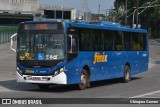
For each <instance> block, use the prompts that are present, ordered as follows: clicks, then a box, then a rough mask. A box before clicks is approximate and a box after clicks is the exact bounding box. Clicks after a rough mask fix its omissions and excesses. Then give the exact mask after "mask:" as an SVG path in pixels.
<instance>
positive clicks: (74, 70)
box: [65, 57, 81, 84]
mask: <svg viewBox="0 0 160 107" xmlns="http://www.w3.org/2000/svg"><path fill="white" fill-rule="evenodd" d="M78 60H79V59H78V57H77V58H75V59H73V60H72V61H70V62H67V63H68V64H67V66H66V72H65V73H66V75H67V84H77V83H80V76H81V70H80V69H79V62H78Z"/></svg>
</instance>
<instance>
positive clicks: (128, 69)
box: [123, 65, 131, 83]
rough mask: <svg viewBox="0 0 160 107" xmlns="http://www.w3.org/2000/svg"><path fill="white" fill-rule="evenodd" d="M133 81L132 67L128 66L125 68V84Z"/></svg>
mask: <svg viewBox="0 0 160 107" xmlns="http://www.w3.org/2000/svg"><path fill="white" fill-rule="evenodd" d="M130 79H131V70H130V67H129V66H128V65H126V66H125V68H124V78H123V82H124V83H127V82H129V81H130Z"/></svg>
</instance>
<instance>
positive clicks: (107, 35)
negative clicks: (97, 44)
mask: <svg viewBox="0 0 160 107" xmlns="http://www.w3.org/2000/svg"><path fill="white" fill-rule="evenodd" d="M103 35H104V50H106V51H112V50H113V49H114V45H113V43H114V42H113V35H112V31H107V30H106V31H104V32H103Z"/></svg>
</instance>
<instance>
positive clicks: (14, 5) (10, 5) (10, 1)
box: [0, 0, 40, 11]
mask: <svg viewBox="0 0 160 107" xmlns="http://www.w3.org/2000/svg"><path fill="white" fill-rule="evenodd" d="M39 6H40V3H39V0H1V1H0V10H6V11H7V10H8V11H37V10H38V8H39Z"/></svg>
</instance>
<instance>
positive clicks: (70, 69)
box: [17, 20, 149, 84]
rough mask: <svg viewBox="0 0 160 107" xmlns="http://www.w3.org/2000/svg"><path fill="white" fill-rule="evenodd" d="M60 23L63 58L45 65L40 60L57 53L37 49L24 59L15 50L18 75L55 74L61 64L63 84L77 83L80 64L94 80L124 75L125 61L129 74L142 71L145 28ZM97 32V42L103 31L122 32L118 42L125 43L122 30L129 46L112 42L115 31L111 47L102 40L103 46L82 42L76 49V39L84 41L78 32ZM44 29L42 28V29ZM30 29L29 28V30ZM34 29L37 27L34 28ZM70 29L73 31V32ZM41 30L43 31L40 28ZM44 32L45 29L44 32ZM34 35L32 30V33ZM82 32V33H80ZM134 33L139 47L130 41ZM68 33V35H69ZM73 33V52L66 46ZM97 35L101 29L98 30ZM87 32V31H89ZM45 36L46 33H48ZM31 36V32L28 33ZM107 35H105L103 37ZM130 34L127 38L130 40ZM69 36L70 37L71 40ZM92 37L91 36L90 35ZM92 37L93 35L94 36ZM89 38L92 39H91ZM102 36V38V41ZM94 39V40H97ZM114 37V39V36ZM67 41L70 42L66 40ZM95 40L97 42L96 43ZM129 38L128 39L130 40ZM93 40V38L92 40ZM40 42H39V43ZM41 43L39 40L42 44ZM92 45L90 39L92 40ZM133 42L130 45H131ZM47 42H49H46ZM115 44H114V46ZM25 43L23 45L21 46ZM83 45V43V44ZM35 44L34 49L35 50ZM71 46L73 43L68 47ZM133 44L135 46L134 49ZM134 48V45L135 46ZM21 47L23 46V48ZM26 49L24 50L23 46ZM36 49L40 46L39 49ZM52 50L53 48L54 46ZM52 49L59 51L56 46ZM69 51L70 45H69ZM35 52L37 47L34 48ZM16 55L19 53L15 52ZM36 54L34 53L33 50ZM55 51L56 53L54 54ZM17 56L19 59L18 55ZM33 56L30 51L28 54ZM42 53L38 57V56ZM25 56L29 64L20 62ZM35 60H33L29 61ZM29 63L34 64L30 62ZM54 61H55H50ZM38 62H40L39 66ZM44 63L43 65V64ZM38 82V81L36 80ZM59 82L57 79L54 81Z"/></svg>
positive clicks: (145, 56) (144, 66)
mask: <svg viewBox="0 0 160 107" xmlns="http://www.w3.org/2000/svg"><path fill="white" fill-rule="evenodd" d="M55 22H57V21H56V20H54V21H52V20H47V21H29V22H24V23H22V25H24V24H28V23H29V24H37V23H55ZM62 25H63V34H64V48H65V49H64V50H65V52H64V53H65V55H64V59H63V60H61V61H59V62H57V63H55V62H52V63H53V65H54V66H50V67H47V66H48V65H45V64H44V65H43V64H42V63H50V62H51V60H57V56H59V55H58V54H54V55H52V54H48V56H47V54H45V53H43V52H42V53H40V52H39V53H37V54H38V59H32V60H29V59H25V56H22V53H19V54H17V68H18V70H19V71H21V76H22V77H23V75H29V76H53V77H54V76H56V75H59V74H56V73H57V72H61V68H64V70H63V71H62V72H64V73H65V75H66V77H67V80H66V81H67V82H66V84H78V83H80V81H81V80H80V78H81V74H82V70H83V69H84V68H87V70H89V71H88V72H90V81H98V80H106V79H113V78H120V77H123V76H124V68H125V65H129V67H130V69H131V76H134V75H136V74H139V73H142V72H145V71H147V70H148V62H149V51H148V34H147V30H143V29H134V28H127V27H122V26H121V25H120V24H115V23H105V22H103V23H99V24H89V23H81V22H77V21H75V22H70V21H66V22H63V21H62ZM19 29H23V28H21V27H20V28H19ZM57 30H59V29H57ZM96 30H97V32H102V38H100V39H99V40H101V41H100V42H104V41H105V40H104V38H105V37H104V36H107V35H105V34H107V33H105V32H113V33H114V32H122V36H120V37H122V42H123V43H122V45H124V44H126V42H124V41H125V38H124V37H127V36H124V35H125V33H126V34H129V35H132V36H131V37H129V39H126V41H129V44H130V46H132V48H130V49H129V50H127V44H126V50H125V49H124V47H125V45H124V46H121V45H116V44H115V41H116V39H115V38H116V35H115V36H114V38H112V39H113V45H114V46H113V48H111V50H107V49H109V48H106V49H105V48H104V47H105V46H104V45H105V43H103V44H102V45H103V46H101V47H103V49H100V48H99V49H98V50H96V49H95V50H94V49H93V50H92V49H91V50H87V49H86V50H85V45H84V47H82V49H80V47H81V44H80V42H82V45H83V42H85V41H84V38H85V37H84V38H83V39H82V41H81V40H80V38H82V36H84V35H83V34H82V33H83V32H84V34H85V33H88V32H89V33H90V34H93V35H94V33H96ZM44 31H45V30H44ZM31 32H32V31H31ZM35 32H38V31H35ZM71 32H74V33H73V34H72V33H71ZM43 33H44V32H43ZM45 33H47V32H45ZM34 34H35V35H36V33H34ZM38 34H39V33H38ZM81 34H82V35H81ZM97 34H98V33H97ZM138 34H142V36H143V37H142V38H141V37H140V38H141V39H139V38H138V37H139V36H137V38H136V39H137V42H139V41H142V42H143V43H141V46H144V48H143V49H141V48H140V46H139V45H134V44H133V40H132V39H133V38H134V35H138ZM18 35H19V36H21V31H19V33H18ZM69 35H71V36H69ZM74 35H76V37H75V38H77V41H76V42H77V49H76V53H72V54H71V53H70V52H69V49H70V48H71V47H72V46H69V45H73V44H74V42H71V41H69V40H70V39H68V38H71V37H72V39H74ZM100 35H101V33H100ZM90 36H91V35H90ZM94 36H95V38H96V37H97V36H96V34H95V35H94ZM37 37H41V35H39V36H37ZM48 37H49V36H48ZM30 38H31V36H30ZM106 38H107V37H106ZM130 38H131V41H130ZM72 39H71V40H72ZM92 39H93V38H92ZM94 40H96V39H94ZM94 40H92V43H93V41H94ZM102 40H103V41H102ZM18 41H19V43H18V44H20V42H21V40H18ZM46 41H48V39H46ZM86 41H89V40H86ZM97 41H98V40H97ZM117 41H118V40H117ZM40 42H42V43H43V42H45V41H43V39H42V40H40ZM53 42H56V43H55V45H56V46H57V47H58V46H60V45H62V43H58V42H59V41H58V40H57V41H54V40H53ZM68 42H69V43H70V42H71V44H68ZM100 42H99V43H100ZM130 42H131V43H130ZM95 43H96V42H95ZM39 45H40V44H39ZM39 45H37V47H36V48H40V49H42V50H47V49H44V47H45V46H46V45H44V46H41V45H40V46H39ZM42 45H43V44H42ZM92 45H94V43H93V44H92ZM133 45H134V46H133ZM48 46H49V45H48ZM116 46H117V47H118V48H117V50H116ZM24 47H27V46H24ZM86 47H87V45H86ZM18 48H22V47H18ZM36 48H35V50H36ZM72 48H73V47H72ZM134 48H135V49H134ZM136 48H137V49H136ZM24 50H25V49H24ZM25 51H26V50H25ZM39 51H40V50H39ZM54 51H55V50H54ZM56 51H59V50H58V49H57V50H56ZM72 51H73V49H72ZM36 52H37V50H36ZM31 54H33V53H32V52H30V55H31ZM18 55H19V56H18ZM35 55H36V54H35ZM56 55H57V56H56ZM19 57H20V59H19ZM32 57H34V55H33V56H32ZM40 57H42V58H40ZM45 58H46V59H47V58H48V59H49V60H46V61H45V62H38V61H42V60H44V59H45ZM26 60H28V61H29V62H26V63H29V65H30V66H28V65H26V63H25V64H24V63H23V61H26ZM33 61H35V62H33ZM31 63H33V65H34V66H31V65H32V64H31ZM54 63H55V64H54ZM41 64H42V66H41ZM45 66H46V67H45ZM39 83H40V82H39ZM46 83H47V82H46ZM57 84H59V83H57Z"/></svg>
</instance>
